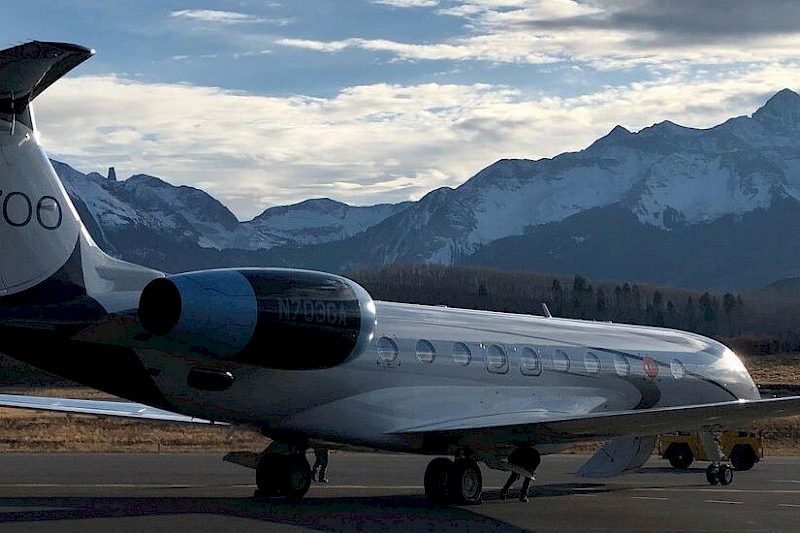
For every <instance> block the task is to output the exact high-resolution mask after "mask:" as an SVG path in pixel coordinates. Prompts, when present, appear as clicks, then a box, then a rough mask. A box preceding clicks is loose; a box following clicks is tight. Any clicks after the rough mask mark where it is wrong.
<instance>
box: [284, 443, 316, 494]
mask: <svg viewBox="0 0 800 533" xmlns="http://www.w3.org/2000/svg"><path fill="white" fill-rule="evenodd" d="M283 463H284V464H283V472H282V476H281V478H280V480H279V482H280V485H281V494H283V495H284V496H286V497H287V498H288V499H290V500H299V499H300V498H302V497H303V496H305V495H306V492H308V489H309V487H311V466H309V464H308V460H307V459H306V457H305V455H300V454H299V453H293V454H291V455H285V456H283Z"/></svg>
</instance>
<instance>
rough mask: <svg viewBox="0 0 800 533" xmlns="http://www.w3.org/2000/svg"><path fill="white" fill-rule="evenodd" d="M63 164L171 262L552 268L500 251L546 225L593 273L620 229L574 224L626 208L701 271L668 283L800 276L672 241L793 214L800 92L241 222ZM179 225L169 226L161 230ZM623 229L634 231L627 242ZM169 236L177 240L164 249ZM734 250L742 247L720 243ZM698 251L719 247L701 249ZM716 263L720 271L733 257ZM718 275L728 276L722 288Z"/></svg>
mask: <svg viewBox="0 0 800 533" xmlns="http://www.w3.org/2000/svg"><path fill="white" fill-rule="evenodd" d="M59 168H60V169H61V170H59ZM59 168H57V170H59V174H63V176H62V177H65V181H67V182H69V184H68V186H67V188H68V190H70V193H71V194H73V196H75V197H76V198H78V197H80V198H81V200H80V201H79V202H77V203H82V204H83V206H84V207H82V208H81V209H84V210H85V211H88V212H91V214H92V219H93V220H92V222H91V223H87V225H91V226H93V227H94V228H95V229H94V231H93V234H94V233H95V232H97V233H98V234H99V235H100V238H101V240H102V241H103V242H104V243H107V244H108V246H109V248H110V249H111V250H112V252H116V253H118V254H119V255H121V256H123V257H124V258H127V257H136V258H143V257H144V258H148V261H150V265H151V266H156V267H157V268H166V267H169V266H170V265H171V263H170V257H171V254H173V252H171V251H170V249H169V248H170V247H172V248H175V249H180V250H181V251H182V252H181V253H183V254H184V255H185V254H187V253H188V252H187V250H190V251H192V252H191V253H196V254H197V255H198V257H200V256H202V257H203V261H202V262H203V264H204V265H205V264H207V263H208V262H210V263H212V264H213V263H215V262H216V263H220V264H228V263H229V261H230V260H231V258H232V257H236V258H238V259H244V260H246V261H248V262H250V263H252V264H276V265H281V266H302V267H306V268H324V269H326V270H334V271H344V270H347V269H349V268H361V267H370V266H379V265H385V264H389V263H393V262H402V263H412V262H420V263H425V262H430V263H441V264H458V263H470V264H474V263H475V262H476V261H478V262H480V261H484V263H485V264H487V265H491V266H493V267H495V268H510V266H511V265H512V264H513V265H515V268H533V266H534V265H536V268H544V267H546V264H545V263H542V262H541V261H533V260H531V261H529V262H528V263H526V264H523V263H520V262H519V261H512V260H510V259H509V260H508V261H506V262H505V263H504V264H501V263H498V262H497V261H493V260H492V258H491V257H489V256H487V254H491V253H494V254H495V257H500V256H503V257H505V256H507V255H508V254H507V253H506V252H503V253H500V250H501V248H502V247H503V246H505V244H502V243H510V242H513V243H516V244H515V246H517V247H518V249H519V255H520V256H524V255H525V254H524V253H522V252H524V251H525V248H524V246H530V245H531V244H530V243H531V242H533V241H531V239H533V237H532V236H534V235H536V236H537V238H538V239H539V241H537V242H539V243H540V244H539V245H542V244H541V243H543V242H544V241H546V240H547V239H545V238H544V237H543V236H542V232H543V231H545V230H547V231H552V232H554V234H561V235H563V238H564V239H567V241H568V242H572V243H573V244H574V245H575V246H572V247H571V248H570V247H562V248H563V250H561V252H560V253H567V252H566V250H568V249H569V250H571V251H570V252H569V253H571V254H573V258H572V259H571V260H570V261H560V260H559V261H556V260H554V259H553V257H555V256H550V257H551V261H552V264H553V265H561V267H559V268H567V265H570V268H579V267H580V268H583V269H584V270H583V272H582V273H585V274H588V275H591V274H592V270H593V269H594V270H595V271H599V270H602V269H599V267H597V266H596V265H597V264H599V263H602V261H603V257H602V256H601V255H598V254H600V253H601V251H600V250H595V251H594V252H593V253H588V252H589V251H591V250H592V249H593V248H592V246H596V245H597V242H600V241H602V242H606V243H607V246H609V247H611V248H614V249H615V250H616V249H617V248H618V247H617V246H616V244H614V240H613V238H614V234H613V231H612V228H613V226H611V225H609V224H608V223H607V221H605V220H600V219H597V218H596V219H595V224H596V225H597V227H605V228H606V230H605V231H606V234H604V235H602V236H600V235H599V234H598V236H597V239H598V241H597V242H593V241H592V239H587V238H584V236H581V235H566V234H565V233H564V232H565V231H566V230H565V229H564V228H567V227H575V228H578V227H579V226H580V227H581V228H582V227H583V226H585V225H586V224H588V222H580V223H578V222H576V221H584V220H586V218H587V217H586V215H585V214H586V213H587V212H589V213H595V216H596V217H600V218H603V217H606V216H607V217H610V218H609V220H613V219H614V217H615V216H620V213H618V212H616V211H615V210H619V209H621V210H623V211H627V212H628V213H630V214H631V215H632V217H633V219H631V218H629V217H626V218H625V222H624V224H623V226H624V227H625V228H627V231H629V232H630V233H631V234H636V233H637V232H639V231H640V229H636V226H637V225H638V226H642V228H641V232H644V233H647V234H649V235H652V236H651V238H650V239H651V240H652V242H659V243H661V246H664V247H666V248H668V249H670V250H672V253H673V254H675V255H676V257H682V260H680V261H677V263H678V264H677V265H676V266H675V268H676V269H678V270H680V268H679V267H680V263H681V262H682V263H684V264H685V265H687V266H684V267H683V270H684V271H681V272H678V271H677V270H675V271H674V274H673V277H672V278H670V279H659V281H660V282H664V283H670V282H674V283H689V286H693V287H698V286H708V287H716V288H727V287H728V286H730V287H734V288H736V287H740V286H744V285H746V284H750V283H761V282H764V283H767V282H769V281H773V280H774V279H777V278H778V277H790V276H792V275H800V261H793V260H792V259H791V258H788V257H784V254H782V253H780V252H779V251H769V250H765V249H763V247H760V246H755V245H753V246H754V247H755V248H759V249H760V250H761V252H760V253H762V254H767V256H770V255H773V256H780V257H782V261H783V263H782V264H780V265H778V264H773V265H771V266H769V268H768V267H767V266H765V265H759V264H757V263H755V262H754V263H753V264H752V266H751V268H752V269H756V270H758V272H756V273H755V274H754V273H753V272H743V271H742V269H741V268H739V271H740V272H739V274H737V273H736V272H735V271H734V272H733V273H731V274H728V273H723V274H722V275H720V274H717V276H716V278H715V277H713V276H712V275H711V274H706V275H702V274H701V273H697V272H694V273H692V269H691V267H690V265H691V264H692V257H691V256H688V255H687V253H688V252H686V251H681V249H680V246H678V245H675V244H672V241H674V240H675V238H676V237H674V236H670V235H669V234H671V233H674V234H675V235H681V236H683V238H684V239H687V240H688V241H693V239H694V237H692V235H693V234H694V233H696V234H697V235H702V234H706V233H708V232H711V233H708V235H709V236H708V237H707V238H709V239H711V238H713V236H712V235H713V234H714V232H716V233H717V234H719V235H718V237H717V238H725V239H732V238H733V237H732V235H735V234H736V233H737V232H738V234H740V235H749V237H748V238H750V239H754V240H758V236H757V235H751V233H749V232H748V230H747V228H745V227H743V226H741V224H743V223H748V224H755V225H757V226H758V227H765V228H766V227H767V226H768V222H769V217H770V216H771V213H773V211H774V213H775V214H776V220H777V219H781V220H784V225H786V224H788V223H790V222H787V219H786V216H785V215H786V213H784V211H785V209H786V207H785V206H786V205H794V204H793V203H792V202H795V203H797V202H800V95H798V94H797V93H795V92H793V91H791V90H789V89H783V90H781V91H779V92H778V93H776V94H774V95H773V96H772V97H770V98H769V99H768V100H767V101H766V102H765V103H764V105H762V106H761V107H759V108H758V109H757V110H756V111H755V112H754V113H753V114H752V115H750V116H739V117H732V118H730V119H728V120H726V121H724V122H722V123H721V124H718V125H716V126H713V127H710V128H705V129H697V128H690V127H685V126H681V125H678V124H675V123H673V122H671V121H668V120H663V121H661V122H658V123H655V124H653V125H652V126H649V127H646V128H642V129H641V130H639V131H638V132H632V131H630V130H628V129H626V128H625V127H623V126H620V125H617V126H615V127H613V128H612V129H611V130H610V131H609V133H608V134H606V135H605V136H603V137H600V138H599V139H597V140H596V141H594V142H593V143H591V144H590V145H589V146H588V147H587V148H585V149H583V150H580V151H576V152H565V153H562V154H559V155H556V156H554V157H552V158H543V159H538V160H528V159H501V160H498V161H497V162H495V163H493V164H491V165H489V166H488V167H486V168H484V169H482V170H481V171H479V172H478V173H477V174H475V175H474V176H473V177H472V178H470V179H469V180H467V181H465V182H464V183H462V184H461V185H460V186H458V187H456V188H447V187H444V188H440V189H436V190H434V191H431V192H429V193H428V194H426V195H425V196H423V197H422V198H421V199H420V200H418V201H416V202H403V203H400V204H379V205H376V206H368V207H354V206H348V205H347V204H344V203H342V202H337V201H335V200H331V199H310V200H305V201H303V202H299V203H296V204H293V205H291V206H279V207H273V208H269V209H266V210H265V211H264V212H262V213H261V214H260V215H258V216H257V217H255V218H254V219H252V220H250V221H245V222H239V221H238V220H236V218H235V216H233V214H232V213H230V211H229V210H227V208H225V207H224V206H223V205H222V204H220V203H219V202H218V201H216V200H215V199H213V198H212V197H210V196H209V195H207V194H206V193H204V192H203V191H200V190H199V189H194V188H191V187H173V186H171V185H169V184H168V183H167V182H165V181H163V180H161V179H160V178H157V177H154V176H146V175H137V176H134V177H131V178H129V179H128V180H125V181H116V180H112V179H108V178H104V177H103V176H100V175H99V174H94V173H93V174H88V175H83V174H80V173H78V172H77V171H75V170H74V169H69V171H68V170H67V168H68V167H66V168H65V167H59ZM786 202H788V204H786ZM606 208H608V209H606ZM593 210H597V211H593ZM790 211H791V210H790ZM614 213H616V214H614ZM582 215H583V216H582ZM572 217H578V218H576V219H573V218H572ZM762 219H763V220H762ZM620 220H621V219H620ZM634 220H635V222H634ZM714 224H716V226H714ZM765 224H766V225H767V226H765ZM709 225H712V226H713V231H712V229H711V228H712V226H709ZM723 226H725V228H727V229H723ZM620 227H622V226H620ZM90 231H92V230H91V229H90ZM581 231H583V230H581ZM764 231H769V232H770V235H772V234H778V235H780V234H782V233H786V227H784V228H781V227H778V226H775V227H769V228H767V229H764ZM136 232H141V234H148V235H149V236H150V238H148V239H144V240H150V239H154V241H153V242H151V243H150V244H149V245H147V244H146V243H144V242H142V241H143V239H142V238H141V235H140V236H139V237H138V238H137V237H135V236H134V235H133V233H136ZM166 232H171V233H170V234H169V235H166V236H163V237H159V236H160V235H163V234H165V233H166ZM573 237H574V238H573ZM617 238H618V240H621V241H624V238H625V237H624V236H623V235H619V236H617ZM509 239H510V240H509ZM542 239H544V240H542ZM576 239H577V240H576ZM159 240H160V241H163V242H162V243H161V244H163V245H162V246H160V247H159V245H158V243H159ZM534 240H535V239H534ZM766 240H767V241H769V242H772V239H766ZM788 240H789V241H792V239H788ZM134 241H136V244H133V242H134ZM98 242H100V241H98ZM792 242H793V241H792ZM493 243H495V244H493ZM526 243H528V244H526ZM623 244H624V242H623ZM756 244H758V243H756ZM735 245H739V246H742V245H743V243H741V242H739V243H736V242H726V243H724V246H723V245H719V246H718V245H717V244H716V243H712V244H710V245H709V246H710V247H711V248H724V247H725V246H727V247H729V248H730V247H734V246H735ZM798 245H800V243H798ZM148 246H150V249H148ZM746 246H750V244H746ZM491 251H493V252H491ZM548 253H554V252H553V250H552V249H550V250H549V251H548V252H542V253H541V254H540V256H541V257H548V255H547V254H548ZM616 253H620V254H627V255H630V256H631V257H635V256H636V253H637V252H636V251H635V250H627V251H626V250H624V249H623V248H619V250H618V251H617V252H616ZM694 253H695V254H701V255H702V254H705V251H703V250H702V248H696V249H695V250H694ZM215 254H216V255H215ZM718 256H719V257H722V255H721V254H718ZM579 258H582V259H581V260H580V261H579ZM190 259H191V254H189V256H186V257H184V258H182V259H181V261H180V264H181V265H183V264H186V263H187V262H188V263H191V261H190ZM670 262H671V259H670ZM711 263H713V264H714V265H722V264H723V263H724V261H722V260H719V259H714V260H713V261H711ZM773 263H774V261H773ZM593 265H594V266H593ZM715 268H718V267H716V266H715ZM720 268H721V267H720ZM731 268H732V269H733V268H734V267H731ZM167 270H169V268H167ZM660 270H661V271H673V270H674V269H672V270H671V269H659V268H658V267H657V265H650V266H648V267H647V268H645V267H644V266H642V269H640V271H638V273H637V272H631V276H632V278H633V279H639V280H641V281H648V277H651V278H652V277H656V278H658V277H659V276H660V274H661V273H662V272H660ZM769 276H774V277H772V278H769ZM721 280H724V281H721ZM720 283H724V284H727V285H726V287H720Z"/></svg>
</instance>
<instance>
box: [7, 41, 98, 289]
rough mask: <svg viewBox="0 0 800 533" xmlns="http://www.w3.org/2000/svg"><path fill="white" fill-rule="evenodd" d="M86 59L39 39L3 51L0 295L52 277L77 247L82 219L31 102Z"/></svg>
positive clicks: (81, 52)
mask: <svg viewBox="0 0 800 533" xmlns="http://www.w3.org/2000/svg"><path fill="white" fill-rule="evenodd" d="M91 55H92V51H91V50H88V49H86V48H82V47H78V46H74V45H67V44H60V43H41V42H33V43H27V44H24V45H21V46H16V47H14V48H10V49H7V50H3V51H0V296H2V295H9V294H15V293H18V292H20V291H23V290H25V289H28V288H30V287H33V286H34V285H36V284H38V283H40V282H42V281H44V280H45V279H47V278H48V277H49V276H52V275H53V274H54V273H56V272H57V271H58V270H59V269H60V268H61V267H62V266H63V265H64V264H65V263H66V261H67V260H68V259H69V258H70V256H71V255H72V254H73V252H74V251H75V249H76V247H77V245H78V239H79V235H80V233H81V229H82V225H81V222H80V219H79V218H78V215H77V213H76V211H75V208H74V207H73V206H72V202H70V200H69V197H68V196H67V193H66V192H65V190H64V187H63V186H62V185H61V182H60V181H59V179H58V177H57V176H56V174H55V171H54V170H53V167H52V166H51V165H50V161H49V160H48V159H47V156H46V155H45V153H44V152H43V151H42V149H41V148H40V146H39V143H38V141H37V136H36V132H35V124H34V120H33V113H32V111H31V108H30V102H31V101H32V100H33V99H34V98H36V96H38V95H39V94H40V93H41V92H42V91H43V90H44V89H45V88H47V87H48V86H49V85H50V84H52V83H53V82H54V81H56V80H57V79H58V78H59V77H61V76H63V75H64V74H65V73H66V72H67V71H69V70H71V69H72V68H73V67H75V66H76V65H78V64H79V63H81V62H82V61H84V60H85V59H87V58H89V57H90V56H91Z"/></svg>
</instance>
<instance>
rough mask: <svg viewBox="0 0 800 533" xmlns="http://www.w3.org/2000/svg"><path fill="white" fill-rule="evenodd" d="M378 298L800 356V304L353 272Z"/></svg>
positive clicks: (538, 280) (580, 281)
mask: <svg viewBox="0 0 800 533" xmlns="http://www.w3.org/2000/svg"><path fill="white" fill-rule="evenodd" d="M348 276H349V277H351V278H352V279H354V280H355V281H357V282H358V283H360V284H361V285H363V286H364V287H365V288H366V289H367V290H368V291H369V292H370V294H371V295H372V296H373V298H375V299H378V300H391V301H401V302H409V303H422V304H431V305H448V306H451V307H464V308H471V309H487V310H494V311H506V312H513V313H527V314H542V303H544V304H546V305H547V306H548V308H549V310H550V312H551V313H552V314H553V315H554V316H559V317H564V318H581V319H587V320H603V321H613V322H625V323H631V324H642V325H651V326H663V327H668V328H676V329H683V330H687V331H693V332H696V333H700V334H703V335H707V336H711V337H714V338H718V339H721V340H724V341H725V342H728V343H733V344H739V345H740V346H739V347H740V348H743V349H745V350H746V351H747V352H750V353H753V352H755V353H773V352H776V351H796V350H800V325H799V324H796V323H795V320H794V317H800V299H796V300H782V301H781V302H775V301H774V300H772V299H770V298H766V297H763V296H758V295H748V296H747V302H746V301H745V298H744V297H743V296H742V295H741V294H733V293H731V292H726V293H724V294H717V293H711V292H708V291H703V292H700V291H691V290H684V289H675V288H668V287H655V286H650V285H643V284H637V283H630V282H621V283H616V282H600V283H592V282H591V281H590V280H589V279H587V278H585V277H584V276H582V275H575V276H559V275H548V274H537V273H530V272H506V271H499V270H492V269H486V268H479V267H447V266H442V265H430V264H423V265H391V266H387V267H384V268H382V269H380V270H370V271H358V272H350V273H348Z"/></svg>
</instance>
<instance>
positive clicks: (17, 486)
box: [0, 483, 255, 489]
mask: <svg viewBox="0 0 800 533" xmlns="http://www.w3.org/2000/svg"><path fill="white" fill-rule="evenodd" d="M254 487H255V485H183V484H182V485H176V484H159V483H1V484H0V489H6V488H11V489H57V488H69V489H213V488H254Z"/></svg>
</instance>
